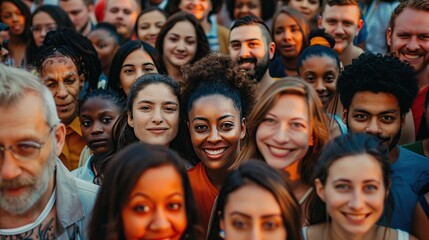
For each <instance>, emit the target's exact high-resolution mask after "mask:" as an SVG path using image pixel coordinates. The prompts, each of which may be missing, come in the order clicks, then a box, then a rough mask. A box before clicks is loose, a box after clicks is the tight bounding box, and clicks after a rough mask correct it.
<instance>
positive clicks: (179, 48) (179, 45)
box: [177, 40, 186, 52]
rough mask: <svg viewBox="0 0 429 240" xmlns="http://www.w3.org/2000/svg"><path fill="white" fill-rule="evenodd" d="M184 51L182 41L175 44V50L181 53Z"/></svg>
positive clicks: (184, 47)
mask: <svg viewBox="0 0 429 240" xmlns="http://www.w3.org/2000/svg"><path fill="white" fill-rule="evenodd" d="M185 49H186V44H185V41H183V40H181V41H179V42H178V43H177V50H178V51H181V52H183V51H185Z"/></svg>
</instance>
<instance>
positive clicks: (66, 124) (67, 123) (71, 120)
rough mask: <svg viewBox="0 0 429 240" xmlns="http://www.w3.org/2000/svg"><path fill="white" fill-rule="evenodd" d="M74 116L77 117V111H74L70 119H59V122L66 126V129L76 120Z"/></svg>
mask: <svg viewBox="0 0 429 240" xmlns="http://www.w3.org/2000/svg"><path fill="white" fill-rule="evenodd" d="M76 116H77V110H76V111H75V113H74V114H73V116H71V117H69V118H67V119H64V120H63V119H61V122H62V123H63V124H64V125H65V126H66V127H68V126H69V125H70V124H71V123H72V122H73V120H74V119H75V118H76Z"/></svg>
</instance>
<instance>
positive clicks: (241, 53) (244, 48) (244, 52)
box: [238, 45, 251, 58]
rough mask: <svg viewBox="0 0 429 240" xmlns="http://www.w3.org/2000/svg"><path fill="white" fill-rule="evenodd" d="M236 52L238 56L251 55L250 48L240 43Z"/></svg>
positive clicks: (245, 56)
mask: <svg viewBox="0 0 429 240" xmlns="http://www.w3.org/2000/svg"><path fill="white" fill-rule="evenodd" d="M238 54H239V57H240V58H248V57H250V56H251V54H250V49H249V48H248V47H247V46H246V45H242V46H241V47H240V51H239V53H238Z"/></svg>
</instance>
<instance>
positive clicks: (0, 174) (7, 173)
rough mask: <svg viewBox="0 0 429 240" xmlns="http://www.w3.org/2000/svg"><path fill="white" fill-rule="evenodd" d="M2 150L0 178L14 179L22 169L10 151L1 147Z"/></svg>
mask: <svg viewBox="0 0 429 240" xmlns="http://www.w3.org/2000/svg"><path fill="white" fill-rule="evenodd" d="M2 152H3V153H0V154H3V156H0V158H2V159H1V160H2V161H0V162H2V164H1V165H0V179H1V180H12V179H15V178H16V177H17V176H19V175H20V174H21V172H22V170H21V168H20V167H19V165H18V162H17V160H16V159H15V157H14V156H13V154H12V151H6V150H5V149H3V150H2Z"/></svg>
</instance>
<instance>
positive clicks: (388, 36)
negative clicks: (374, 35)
mask: <svg viewBox="0 0 429 240" xmlns="http://www.w3.org/2000/svg"><path fill="white" fill-rule="evenodd" d="M386 40H387V45H389V47H390V46H392V28H390V27H389V28H388V29H387V32H386Z"/></svg>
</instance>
